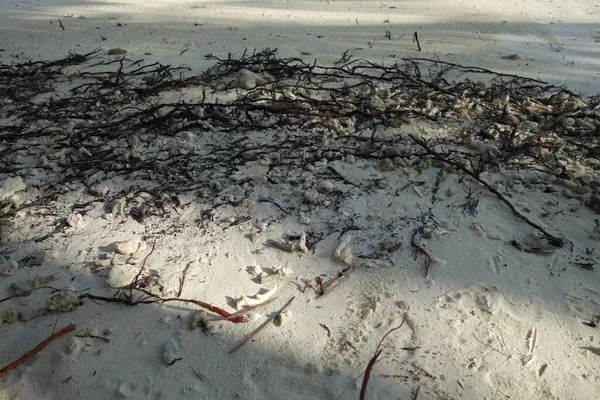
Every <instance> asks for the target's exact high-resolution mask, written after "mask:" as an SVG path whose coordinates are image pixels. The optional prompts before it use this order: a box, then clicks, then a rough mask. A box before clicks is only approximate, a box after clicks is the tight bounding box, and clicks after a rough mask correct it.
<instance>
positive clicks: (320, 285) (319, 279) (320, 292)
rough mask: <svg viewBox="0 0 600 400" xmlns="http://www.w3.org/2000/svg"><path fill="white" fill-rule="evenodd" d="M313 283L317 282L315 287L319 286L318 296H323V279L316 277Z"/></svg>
mask: <svg viewBox="0 0 600 400" xmlns="http://www.w3.org/2000/svg"><path fill="white" fill-rule="evenodd" d="M315 281H316V282H317V285H319V294H320V295H321V296H323V295H324V294H325V287H324V285H323V277H322V276H317V277H315Z"/></svg>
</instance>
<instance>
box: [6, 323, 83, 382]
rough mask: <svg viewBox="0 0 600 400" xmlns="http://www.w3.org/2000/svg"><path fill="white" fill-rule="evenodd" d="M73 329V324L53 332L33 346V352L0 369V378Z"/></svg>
mask: <svg viewBox="0 0 600 400" xmlns="http://www.w3.org/2000/svg"><path fill="white" fill-rule="evenodd" d="M75 327H76V325H75V324H71V325H69V326H66V327H64V328H62V329H61V330H60V331H58V332H55V333H53V334H52V335H50V336H48V337H47V338H46V339H44V341H43V342H42V343H40V344H38V345H37V346H35V348H34V349H33V350H31V351H30V352H29V353H27V354H25V355H24V356H23V357H21V358H19V359H18V360H16V361H13V362H11V363H10V364H8V365H7V366H5V367H2V368H0V378H2V377H3V376H4V375H6V374H8V373H9V372H10V370H12V369H15V368H16V367H18V366H19V365H21V364H23V363H24V362H25V361H27V360H28V359H30V358H31V357H33V356H34V355H35V354H37V353H39V352H40V351H42V349H43V348H44V347H46V346H48V345H49V344H50V342H52V341H53V340H55V339H57V338H59V337H60V336H62V335H64V334H66V333H69V332H71V331H72V330H74V329H75Z"/></svg>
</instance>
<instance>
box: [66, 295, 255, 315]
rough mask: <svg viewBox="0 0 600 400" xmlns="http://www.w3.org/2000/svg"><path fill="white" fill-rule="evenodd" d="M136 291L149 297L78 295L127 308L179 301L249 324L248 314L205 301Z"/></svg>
mask: <svg viewBox="0 0 600 400" xmlns="http://www.w3.org/2000/svg"><path fill="white" fill-rule="evenodd" d="M136 290H139V291H141V292H142V293H144V294H146V295H147V296H146V297H145V298H143V299H138V300H133V299H130V298H122V297H105V296H97V295H94V294H91V293H81V292H77V293H81V294H80V295H79V298H80V299H82V298H87V299H90V300H98V301H105V302H107V303H121V304H125V305H127V306H137V305H138V304H154V303H166V302H168V301H178V302H181V303H192V304H195V305H197V306H198V307H201V308H204V309H206V310H209V311H212V312H214V313H215V314H219V315H220V316H222V317H224V319H226V320H227V321H230V322H248V316H247V315H246V314H241V315H235V316H234V315H233V314H231V313H230V312H228V311H225V310H223V309H222V308H219V307H216V306H213V305H212V304H209V303H206V302H204V301H200V300H194V299H180V298H178V297H169V298H162V297H159V296H157V295H155V294H154V293H151V292H148V291H147V290H143V289H139V288H138V289H136Z"/></svg>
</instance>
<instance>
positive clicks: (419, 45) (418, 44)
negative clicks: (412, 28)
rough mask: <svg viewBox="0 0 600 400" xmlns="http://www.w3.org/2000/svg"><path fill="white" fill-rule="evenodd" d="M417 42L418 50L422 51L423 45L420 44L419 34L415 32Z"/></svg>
mask: <svg viewBox="0 0 600 400" xmlns="http://www.w3.org/2000/svg"><path fill="white" fill-rule="evenodd" d="M415 42H417V50H419V51H421V43H419V34H418V33H417V32H415Z"/></svg>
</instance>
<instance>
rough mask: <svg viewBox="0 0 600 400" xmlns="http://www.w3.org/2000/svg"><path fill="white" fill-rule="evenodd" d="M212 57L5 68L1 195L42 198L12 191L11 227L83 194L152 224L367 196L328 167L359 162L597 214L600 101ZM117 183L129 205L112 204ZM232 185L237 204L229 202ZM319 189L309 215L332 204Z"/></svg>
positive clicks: (503, 80)
mask: <svg viewBox="0 0 600 400" xmlns="http://www.w3.org/2000/svg"><path fill="white" fill-rule="evenodd" d="M207 57H208V58H210V59H213V60H215V61H216V63H215V65H214V66H213V67H211V68H210V69H208V70H207V71H206V72H204V73H202V74H200V75H197V76H191V77H186V72H188V71H189V69H187V68H185V67H170V66H165V65H160V64H158V63H154V64H144V62H143V60H130V59H128V58H127V57H126V56H120V57H119V58H110V59H105V58H104V57H100V52H99V50H96V51H93V52H91V53H88V54H83V55H79V54H70V55H69V57H67V58H64V59H61V60H57V61H51V62H46V61H37V62H27V63H21V64H11V65H5V64H1V65H0V159H2V163H1V165H0V180H5V179H6V178H8V177H14V176H19V177H22V178H23V179H25V180H26V181H27V182H28V184H29V185H32V182H40V184H39V185H38V189H41V193H37V194H35V193H29V194H28V196H29V197H30V198H29V199H28V200H29V201H27V199H25V198H23V196H21V197H19V196H17V198H15V194H14V192H15V191H14V190H12V191H11V190H9V189H6V188H5V189H4V190H3V192H2V193H0V201H1V202H2V204H1V206H2V208H3V209H4V211H3V212H4V214H6V215H8V216H10V215H12V214H14V213H15V211H17V210H18V209H22V208H24V207H32V206H34V205H42V204H46V203H47V202H48V201H50V200H52V199H56V197H57V196H58V195H59V194H60V193H64V192H65V191H67V190H69V189H71V188H72V187H73V186H79V187H82V188H85V190H86V191H87V193H89V194H90V195H91V196H92V198H93V199H101V201H109V200H110V201H113V203H114V204H113V211H115V212H118V211H119V207H120V206H123V201H122V200H121V199H122V198H123V197H124V196H128V195H129V197H128V198H127V201H128V202H129V203H130V204H129V206H131V210H130V215H132V216H133V217H134V218H136V219H138V220H139V221H141V220H143V219H144V218H145V217H146V216H147V215H151V214H154V213H158V214H160V212H161V208H162V206H163V205H164V203H165V202H168V201H177V200H176V195H178V194H181V193H194V194H195V195H197V196H198V197H200V198H202V199H205V200H206V199H212V200H211V201H214V202H215V204H221V203H231V204H240V202H242V201H243V200H244V199H245V198H247V196H246V195H247V193H246V192H247V191H248V190H252V188H253V187H255V186H256V185H259V184H267V183H268V184H272V185H277V184H280V183H286V184H289V185H292V186H298V187H302V185H303V184H304V183H306V182H304V181H303V180H302V179H303V178H302V179H301V177H300V176H299V175H298V174H297V173H295V172H294V171H295V170H297V169H301V170H304V171H305V172H306V171H310V172H312V173H313V174H314V175H315V177H316V178H318V179H321V180H327V179H329V178H334V179H336V180H340V179H342V180H343V181H344V183H346V184H349V185H353V186H357V185H359V184H358V183H355V182H352V180H351V179H350V178H349V177H345V176H343V174H341V173H340V171H339V170H337V169H336V168H333V167H331V166H329V167H328V163H330V162H332V161H335V160H342V161H344V162H354V161H355V160H357V159H363V160H373V163H374V164H375V165H376V168H378V169H379V170H380V171H390V170H393V169H399V170H402V171H403V172H404V173H406V174H407V175H408V176H411V177H415V176H418V174H419V173H420V171H422V170H423V169H424V168H426V167H429V166H432V165H433V166H440V167H444V168H446V169H450V170H454V171H461V172H462V173H467V174H468V175H471V177H472V178H473V179H475V180H478V181H479V182H480V183H482V184H484V185H485V186H487V187H488V189H490V190H492V191H493V192H494V190H496V192H494V193H495V194H496V195H498V197H500V198H501V199H502V193H501V192H500V189H499V188H498V187H496V186H495V184H494V182H486V181H485V177H486V174H489V173H491V172H505V173H506V174H507V175H511V176H512V178H513V181H514V180H517V181H519V182H520V183H522V184H526V185H529V184H531V185H534V186H536V187H537V188H538V189H539V190H554V189H551V186H550V185H551V184H553V185H556V184H561V185H562V187H563V188H564V194H565V195H566V196H569V197H578V196H581V199H582V200H583V201H586V202H587V204H588V206H589V207H590V208H592V209H594V210H595V211H597V212H600V196H599V195H597V194H596V192H598V191H599V190H600V189H599V187H600V174H599V172H598V171H599V170H600V161H599V159H600V158H599V151H600V150H599V139H598V136H599V134H600V96H596V97H593V98H590V99H583V98H581V97H579V96H577V95H576V94H574V93H572V92H570V91H568V90H566V89H563V88H559V87H554V86H549V85H546V84H545V83H544V82H541V81H538V80H534V79H528V78H523V77H519V76H514V75H507V74H500V73H496V72H493V71H490V70H487V69H482V68H476V67H465V66H461V65H457V64H452V63H447V62H442V61H436V60H430V59H419V58H413V59H406V60H403V61H402V62H399V63H397V64H395V65H392V66H383V65H378V64H375V63H372V62H368V61H364V60H356V59H352V58H351V57H350V55H349V54H348V53H345V54H344V55H343V56H342V58H341V59H340V60H339V61H338V62H337V63H336V64H335V65H333V66H321V65H318V64H317V63H316V62H315V63H311V64H309V63H306V62H304V61H302V60H301V59H297V58H278V57H277V53H276V51H275V50H270V49H266V50H264V51H260V52H254V53H253V54H252V55H248V54H246V53H244V54H243V55H242V56H241V57H240V58H238V59H236V58H232V57H231V56H230V57H228V58H226V59H220V58H217V57H214V56H207ZM475 79H477V80H483V81H486V83H482V82H479V81H476V80H475ZM174 97H177V99H176V100H175V101H172V100H171V99H173V98H174ZM416 121H419V124H415V122H416ZM257 132H262V133H261V135H262V138H261V139H259V138H258V135H256V133H257ZM249 162H254V163H256V164H257V165H258V166H259V167H260V168H259V169H260V171H258V172H257V171H254V172H253V170H252V169H251V168H250V169H249V168H247V164H248V163H249ZM244 169H245V172H244ZM524 171H527V172H524ZM117 180H119V182H120V183H122V184H124V186H122V187H123V189H122V190H120V191H118V192H117V191H111V190H110V189H109V187H110V185H108V183H109V182H115V181H117ZM232 182H233V183H234V184H235V186H236V189H235V190H228V191H226V190H223V188H226V187H227V186H228V185H229V184H231V183H232ZM107 185H108V186H107ZM324 185H326V183H325V184H324ZM33 186H36V185H35V184H34V185H33ZM552 187H554V186H552ZM494 188H496V189H494ZM316 189H317V190H316V192H312V191H310V190H307V191H306V192H305V195H304V197H303V199H302V201H304V202H305V203H310V202H314V201H318V192H319V190H327V188H325V187H321V188H318V187H317V188H316ZM362 189H363V190H369V189H370V188H369V187H363V188H362ZM131 193H134V194H133V195H131ZM140 195H142V196H140ZM136 196H137V197H136ZM132 199H133V200H132ZM130 200H132V201H130ZM504 200H505V201H506V199H504ZM92 201H95V200H92ZM98 201H100V200H98ZM220 202H221V203H220ZM507 203H508V202H507ZM278 206H279V205H278ZM115 207H116V209H115ZM279 207H280V208H281V209H282V211H285V210H284V209H283V207H281V206H279ZM509 207H510V205H509ZM512 209H513V212H516V210H515V209H514V207H512ZM525 220H526V219H525ZM526 222H528V221H527V220H526ZM530 225H531V224H530ZM532 226H533V225H532ZM534 227H535V228H536V229H538V230H540V231H541V232H542V233H543V234H544V235H545V236H546V237H547V238H548V239H549V240H550V242H551V243H553V244H555V245H559V246H561V245H562V244H563V243H562V241H561V239H559V238H556V237H554V236H553V235H551V234H550V233H548V232H545V231H544V230H543V229H542V228H541V227H536V226H534Z"/></svg>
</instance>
